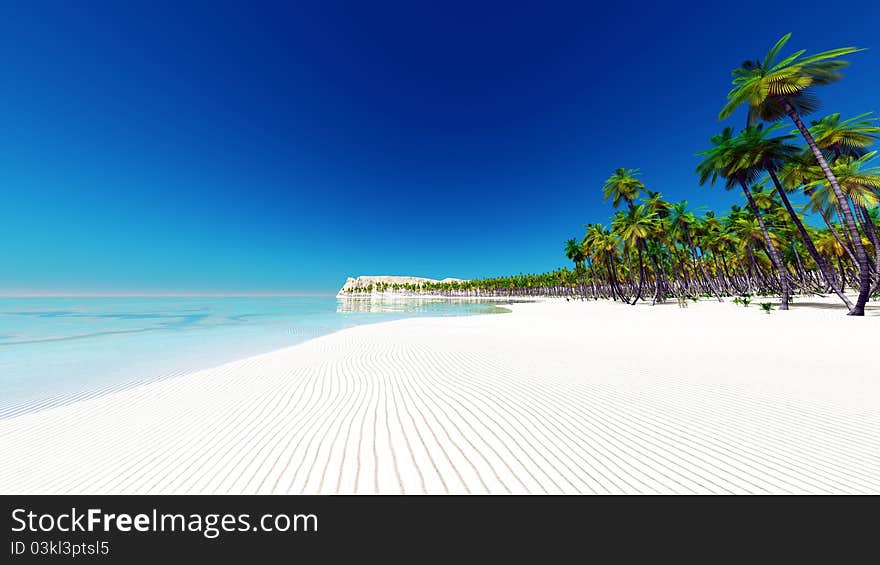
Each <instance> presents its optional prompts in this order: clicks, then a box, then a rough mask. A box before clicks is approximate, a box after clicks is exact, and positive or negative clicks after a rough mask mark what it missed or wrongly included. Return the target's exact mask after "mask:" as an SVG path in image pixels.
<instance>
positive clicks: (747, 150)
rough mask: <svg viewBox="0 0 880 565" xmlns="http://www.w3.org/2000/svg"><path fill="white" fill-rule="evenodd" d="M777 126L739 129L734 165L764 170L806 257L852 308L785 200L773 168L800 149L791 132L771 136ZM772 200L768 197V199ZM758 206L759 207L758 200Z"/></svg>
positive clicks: (794, 158)
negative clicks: (803, 247) (804, 248)
mask: <svg viewBox="0 0 880 565" xmlns="http://www.w3.org/2000/svg"><path fill="white" fill-rule="evenodd" d="M780 127H781V126H780V125H779V124H773V125H771V126H770V127H768V128H764V127H763V124H759V125H756V126H750V127H747V128H745V129H744V130H743V131H742V132H740V134H739V136H738V142H737V155H738V158H739V162H738V163H737V166H738V167H740V168H749V167H751V168H754V169H756V170H757V169H763V170H764V171H766V172H767V174H768V176H769V177H770V179H771V180H772V181H773V185H774V186H775V187H776V194H777V195H779V198H780V200H782V204H783V205H784V206H785V210H786V211H787V212H788V215H789V218H790V219H791V221H792V223H794V226H795V228H796V229H797V232H798V234H799V235H800V238H801V240H802V241H803V243H804V246H805V247H806V248H807V251H808V252H809V254H810V256H811V257H812V258H813V260H814V261H815V262H816V265H817V266H818V267H819V270H820V271H821V272H822V276H823V278H825V281H826V283H828V284H829V285H830V286H831V288H832V290H834V293H835V294H837V296H838V297H840V299H841V300H842V301H843V303H844V304H846V307H847V308H848V309H850V310H851V309H852V308H853V303H852V301H851V300H850V299H849V297H847V296H846V294H844V292H843V289H842V287H841V286H840V285H839V284H837V279H836V277H835V276H834V273H833V271H831V269H830V268H829V266H828V263H827V262H826V261H825V260H824V259H823V257H822V255H821V254H820V253H819V251H818V250H817V249H816V246H815V244H814V243H813V240H812V238H810V234H809V233H807V229H806V227H804V224H803V222H801V219H800V217H799V216H798V213H797V212H796V211H795V209H794V206H792V204H791V201H790V200H789V199H788V195H787V194H786V191H785V187H784V186H783V184H782V182H781V181H780V180H779V177H778V175H777V171H778V170H779V169H780V168H782V167H784V166H785V165H786V164H787V163H789V162H791V161H794V160H796V159H797V158H798V156H799V153H800V149H799V148H798V147H796V146H795V145H792V144H791V143H790V141H791V140H792V139H793V138H794V135H792V134H781V135H773V134H775V133H776V132H777V130H778V129H779V128H780ZM765 194H766V197H767V198H772V196H771V194H770V193H765ZM771 201H772V200H771ZM758 206H759V207H761V205H760V202H758Z"/></svg>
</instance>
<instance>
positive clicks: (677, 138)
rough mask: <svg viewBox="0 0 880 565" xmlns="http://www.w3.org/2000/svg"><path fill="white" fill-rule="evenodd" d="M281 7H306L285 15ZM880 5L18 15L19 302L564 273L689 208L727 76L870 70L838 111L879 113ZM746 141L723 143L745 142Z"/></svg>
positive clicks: (2, 157)
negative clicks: (592, 227)
mask: <svg viewBox="0 0 880 565" xmlns="http://www.w3.org/2000/svg"><path fill="white" fill-rule="evenodd" d="M285 4H287V5H286V6H285ZM878 12H880V10H878V8H877V4H876V3H875V2H846V3H837V4H835V3H828V2H821V3H820V2H797V3H796V4H795V6H794V7H793V8H792V5H791V3H790V2H785V3H783V2H761V3H760V6H758V5H756V4H749V3H747V2H737V3H731V4H729V5H727V6H725V5H724V3H723V2H712V3H711V6H710V5H708V4H707V3H705V2H692V3H676V2H664V3H659V2H650V3H649V2H638V3H632V2H626V1H617V2H602V3H587V2H571V3H555V2H547V1H543V2H529V3H520V2H504V3H498V4H493V3H479V2H461V3H458V2H430V3H428V2H419V1H417V0H410V1H406V2H399V3H378V2H377V3H372V2H351V3H336V2H314V3H309V5H308V6H306V5H303V4H299V3H294V2H287V3H279V4H271V3H268V2H244V1H240V2H219V1H212V2H204V3H193V2H142V3H138V2H90V1H84V2H37V1H35V2H7V3H5V4H4V6H3V8H2V9H0V18H2V19H0V21H2V22H3V23H2V24H0V26H2V27H0V54H2V64H3V78H2V80H0V131H2V134H0V194H2V201H0V291H39V292H47V291H56V292H64V291H77V292H83V291H92V292H102V291H113V292H125V291H149V292H163V291H164V292H167V291H183V292H201V291H204V292H225V291H229V292H274V291H282V292H291V291H304V292H316V291H334V290H335V289H336V288H337V287H338V286H339V285H340V284H341V283H342V282H343V280H344V278H345V277H346V276H348V275H359V274H386V273H388V274H413V275H424V276H437V277H441V276H458V277H467V278H470V277H481V276H489V275H500V274H511V273H517V272H526V271H532V272H534V271H545V270H549V269H553V268H556V267H558V266H561V265H564V264H566V259H565V257H564V255H563V254H562V247H563V242H564V240H565V239H567V238H568V237H572V236H580V235H581V234H582V233H583V224H585V223H588V222H596V221H603V222H604V221H606V220H607V218H608V216H609V214H610V207H609V206H608V205H606V204H604V203H603V202H602V196H601V192H600V188H599V187H600V186H601V185H602V182H603V180H604V179H605V178H607V177H608V176H609V174H610V173H611V172H612V171H613V169H614V168H615V167H619V166H627V167H638V168H640V169H641V170H642V171H643V175H644V177H643V178H644V181H645V183H646V184H647V185H648V186H649V187H650V188H652V189H655V190H659V191H661V192H663V193H664V195H666V196H667V198H669V199H671V200H680V199H687V200H688V201H689V202H691V203H692V205H693V206H695V207H700V206H709V207H713V208H719V209H721V208H726V207H727V206H728V204H729V203H731V202H733V201H734V198H736V199H737V200H738V199H739V195H738V194H734V193H725V192H724V191H723V189H721V188H717V187H716V188H712V189H707V188H702V189H701V188H698V187H697V183H696V177H695V175H694V174H693V169H694V167H695V165H696V157H694V153H695V152H696V151H698V150H700V149H702V148H704V146H705V145H706V140H707V139H708V138H709V137H710V136H711V135H712V134H714V133H716V132H717V131H718V130H719V129H720V128H721V127H722V124H719V123H718V122H717V120H716V115H717V112H718V110H719V109H720V107H721V106H722V104H723V102H724V96H725V94H726V92H727V90H728V88H729V82H730V79H729V72H730V69H731V68H732V67H734V66H736V65H737V64H738V63H740V62H741V61H742V60H743V59H746V58H756V57H760V56H762V55H763V54H764V53H765V52H766V50H767V49H768V48H769V46H770V45H771V44H772V43H773V42H774V41H775V40H776V39H777V38H778V37H779V36H781V35H782V34H783V33H785V32H788V31H792V32H794V37H793V39H792V41H791V42H790V45H791V47H792V48H805V49H808V50H811V51H815V50H819V49H826V48H832V47H839V46H843V45H858V46H863V47H868V48H870V50H869V51H866V52H864V53H860V54H857V55H854V56H852V58H851V59H852V62H853V65H852V67H851V68H850V69H849V70H848V71H847V73H846V77H845V79H844V80H843V81H842V82H840V83H838V84H836V85H833V86H829V87H825V88H824V89H823V90H822V91H821V92H820V97H821V99H822V101H823V108H822V111H824V112H826V113H827V112H831V111H840V112H843V113H844V114H845V115H852V114H854V113H860V112H864V111H868V110H875V111H876V110H878V109H880V108H878V106H880V48H878V47H880V45H878V43H880V36H878V34H877V21H878V19H877V16H878V15H880V14H878ZM742 120H743V118H742V116H740V115H737V116H735V117H734V118H732V119H731V121H730V123H732V124H734V125H737V126H739V125H740V124H741V122H742Z"/></svg>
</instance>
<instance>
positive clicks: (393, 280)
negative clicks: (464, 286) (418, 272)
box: [339, 276, 464, 295]
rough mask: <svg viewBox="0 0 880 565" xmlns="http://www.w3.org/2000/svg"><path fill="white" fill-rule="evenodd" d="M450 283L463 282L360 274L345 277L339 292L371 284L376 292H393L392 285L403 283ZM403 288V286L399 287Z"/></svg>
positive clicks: (362, 288)
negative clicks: (359, 275) (354, 276)
mask: <svg viewBox="0 0 880 565" xmlns="http://www.w3.org/2000/svg"><path fill="white" fill-rule="evenodd" d="M426 282H427V283H450V282H464V279H453V278H445V279H443V280H437V279H428V278H425V277H397V276H362V277H357V278H352V277H348V279H346V281H345V284H344V285H342V288H341V289H339V294H341V295H347V294H352V293H357V292H361V293H363V292H365V290H366V289H367V288H369V287H370V286H372V291H373V292H376V291H377V289H379V288H382V289H384V290H385V291H386V292H394V290H395V288H394V285H399V288H400V287H404V286H405V285H419V284H422V283H426ZM400 289H401V290H404V289H403V288H400Z"/></svg>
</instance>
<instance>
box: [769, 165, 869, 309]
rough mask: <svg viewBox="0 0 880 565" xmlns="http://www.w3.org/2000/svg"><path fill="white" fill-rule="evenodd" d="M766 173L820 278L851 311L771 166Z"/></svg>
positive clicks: (851, 304) (845, 297)
mask: <svg viewBox="0 0 880 565" xmlns="http://www.w3.org/2000/svg"><path fill="white" fill-rule="evenodd" d="M765 168H766V169H767V173H768V174H769V175H770V178H771V179H772V180H773V184H774V185H776V192H778V193H779V198H780V199H781V200H782V204H783V205H785V209H786V210H788V215H789V216H791V221H792V222H794V225H795V226H796V227H797V229H798V232H800V234H801V239H803V240H804V245H805V246H806V247H807V251H809V253H810V256H811V257H812V258H813V261H815V262H816V265H818V266H819V270H820V271H822V276H823V277H825V282H827V283H828V284H830V285H831V289H832V290H833V291H834V294H836V295H837V296H838V297H840V299H841V300H843V303H844V304H846V307H847V308H848V309H850V310H852V309H853V303H852V300H850V299H849V297H847V296H846V295H845V294H844V293H843V291H842V289H841V288H840V285H838V284H837V277H836V276H834V273H833V272H832V271H831V269H830V268H829V266H828V263H827V262H826V261H825V258H824V257H822V255H821V254H820V253H819V250H818V249H816V245H815V244H814V243H813V239H812V238H811V237H810V234H808V233H807V228H805V227H804V224H803V222H801V219H800V218H798V215H797V213H796V212H795V211H794V208H793V207H792V205H791V201H789V199H788V195H787V194H786V193H785V189H783V188H782V183H780V182H779V178H778V177H777V176H776V171H775V170H774V169H773V167H772V166H769V165H768V166H766V167H765Z"/></svg>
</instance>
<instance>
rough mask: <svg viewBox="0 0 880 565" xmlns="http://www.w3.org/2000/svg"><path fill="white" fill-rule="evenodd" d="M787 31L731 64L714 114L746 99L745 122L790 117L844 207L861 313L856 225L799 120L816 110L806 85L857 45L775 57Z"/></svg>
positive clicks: (828, 77) (834, 69) (863, 276)
mask: <svg viewBox="0 0 880 565" xmlns="http://www.w3.org/2000/svg"><path fill="white" fill-rule="evenodd" d="M790 37H791V34H790V33H789V34H787V35H785V36H783V37H782V38H781V39H780V40H779V41H777V42H776V44H775V45H774V46H773V47H772V48H771V49H770V51H768V52H767V55H766V56H765V57H764V59H763V60H762V61H746V62H745V63H743V64H742V65H741V66H740V67H738V68H736V69H734V70H733V73H732V74H733V89H732V90H731V91H730V92H729V93H728V94H727V104H726V105H725V106H724V108H722V109H721V112H720V113H719V115H718V118H719V119H725V118H727V117H729V116H730V115H731V114H732V113H733V111H734V110H735V109H736V108H738V107H739V106H741V105H743V104H748V105H749V113H748V124H754V123H756V122H757V120H759V119H761V120H764V121H768V122H776V121H779V120H780V119H782V118H783V116H786V115H787V116H788V117H789V118H791V121H792V122H794V125H795V127H796V128H797V129H798V131H799V132H800V133H801V135H802V136H803V138H804V140H805V141H806V142H807V145H808V146H809V148H810V151H811V152H812V153H813V156H814V157H815V159H816V162H817V163H818V164H819V166H820V168H821V169H822V172H823V174H824V176H825V178H826V179H828V183H829V184H830V185H831V189H832V190H833V191H834V194H835V197H836V198H837V200H838V204H839V206H840V209H841V211H842V213H843V223H844V226H845V227H846V229H847V231H848V232H849V235H850V237H851V238H852V239H853V246H854V250H855V255H856V260H857V261H858V268H859V296H858V298H857V299H856V304H855V306H854V307H853V308H852V309H851V310H850V311H849V314H850V315H852V316H864V315H865V303H866V302H867V301H868V295H869V293H870V290H871V271H870V267H869V264H868V255H867V252H866V251H865V247H864V245H862V242H861V239H860V238H859V236H858V227H857V226H856V223H855V219H854V217H853V212H852V209H851V208H850V206H849V202H848V201H847V199H846V195H845V194H844V193H843V191H842V190H841V188H840V185H839V184H838V182H837V178H836V177H835V176H834V173H833V172H832V171H831V169H830V168H829V166H828V162H827V161H826V160H825V156H824V155H823V154H822V151H821V149H819V146H818V145H817V144H816V141H815V140H814V139H813V136H812V134H811V133H810V131H809V130H808V129H807V126H805V125H804V123H803V121H802V120H801V116H802V115H806V114H809V113H811V112H813V111H815V109H816V108H817V106H818V104H817V102H816V99H815V98H814V97H813V94H812V91H811V89H812V87H814V86H822V85H826V84H831V83H833V82H836V81H838V80H840V78H841V74H840V72H839V71H840V69H842V68H844V67H846V66H847V65H848V64H849V63H848V62H847V61H844V60H842V59H841V58H840V57H842V56H844V55H849V54H851V53H855V52H858V51H861V49H858V48H856V47H842V48H839V49H832V50H830V51H823V52H822V53H817V54H815V55H810V56H806V57H804V56H803V55H804V53H805V51H797V52H795V53H793V54H792V55H789V56H788V57H786V58H785V59H783V60H781V61H779V62H777V60H776V59H777V57H778V56H779V52H780V51H781V50H782V48H783V47H784V46H785V44H786V43H787V42H788V40H789V38H790Z"/></svg>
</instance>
